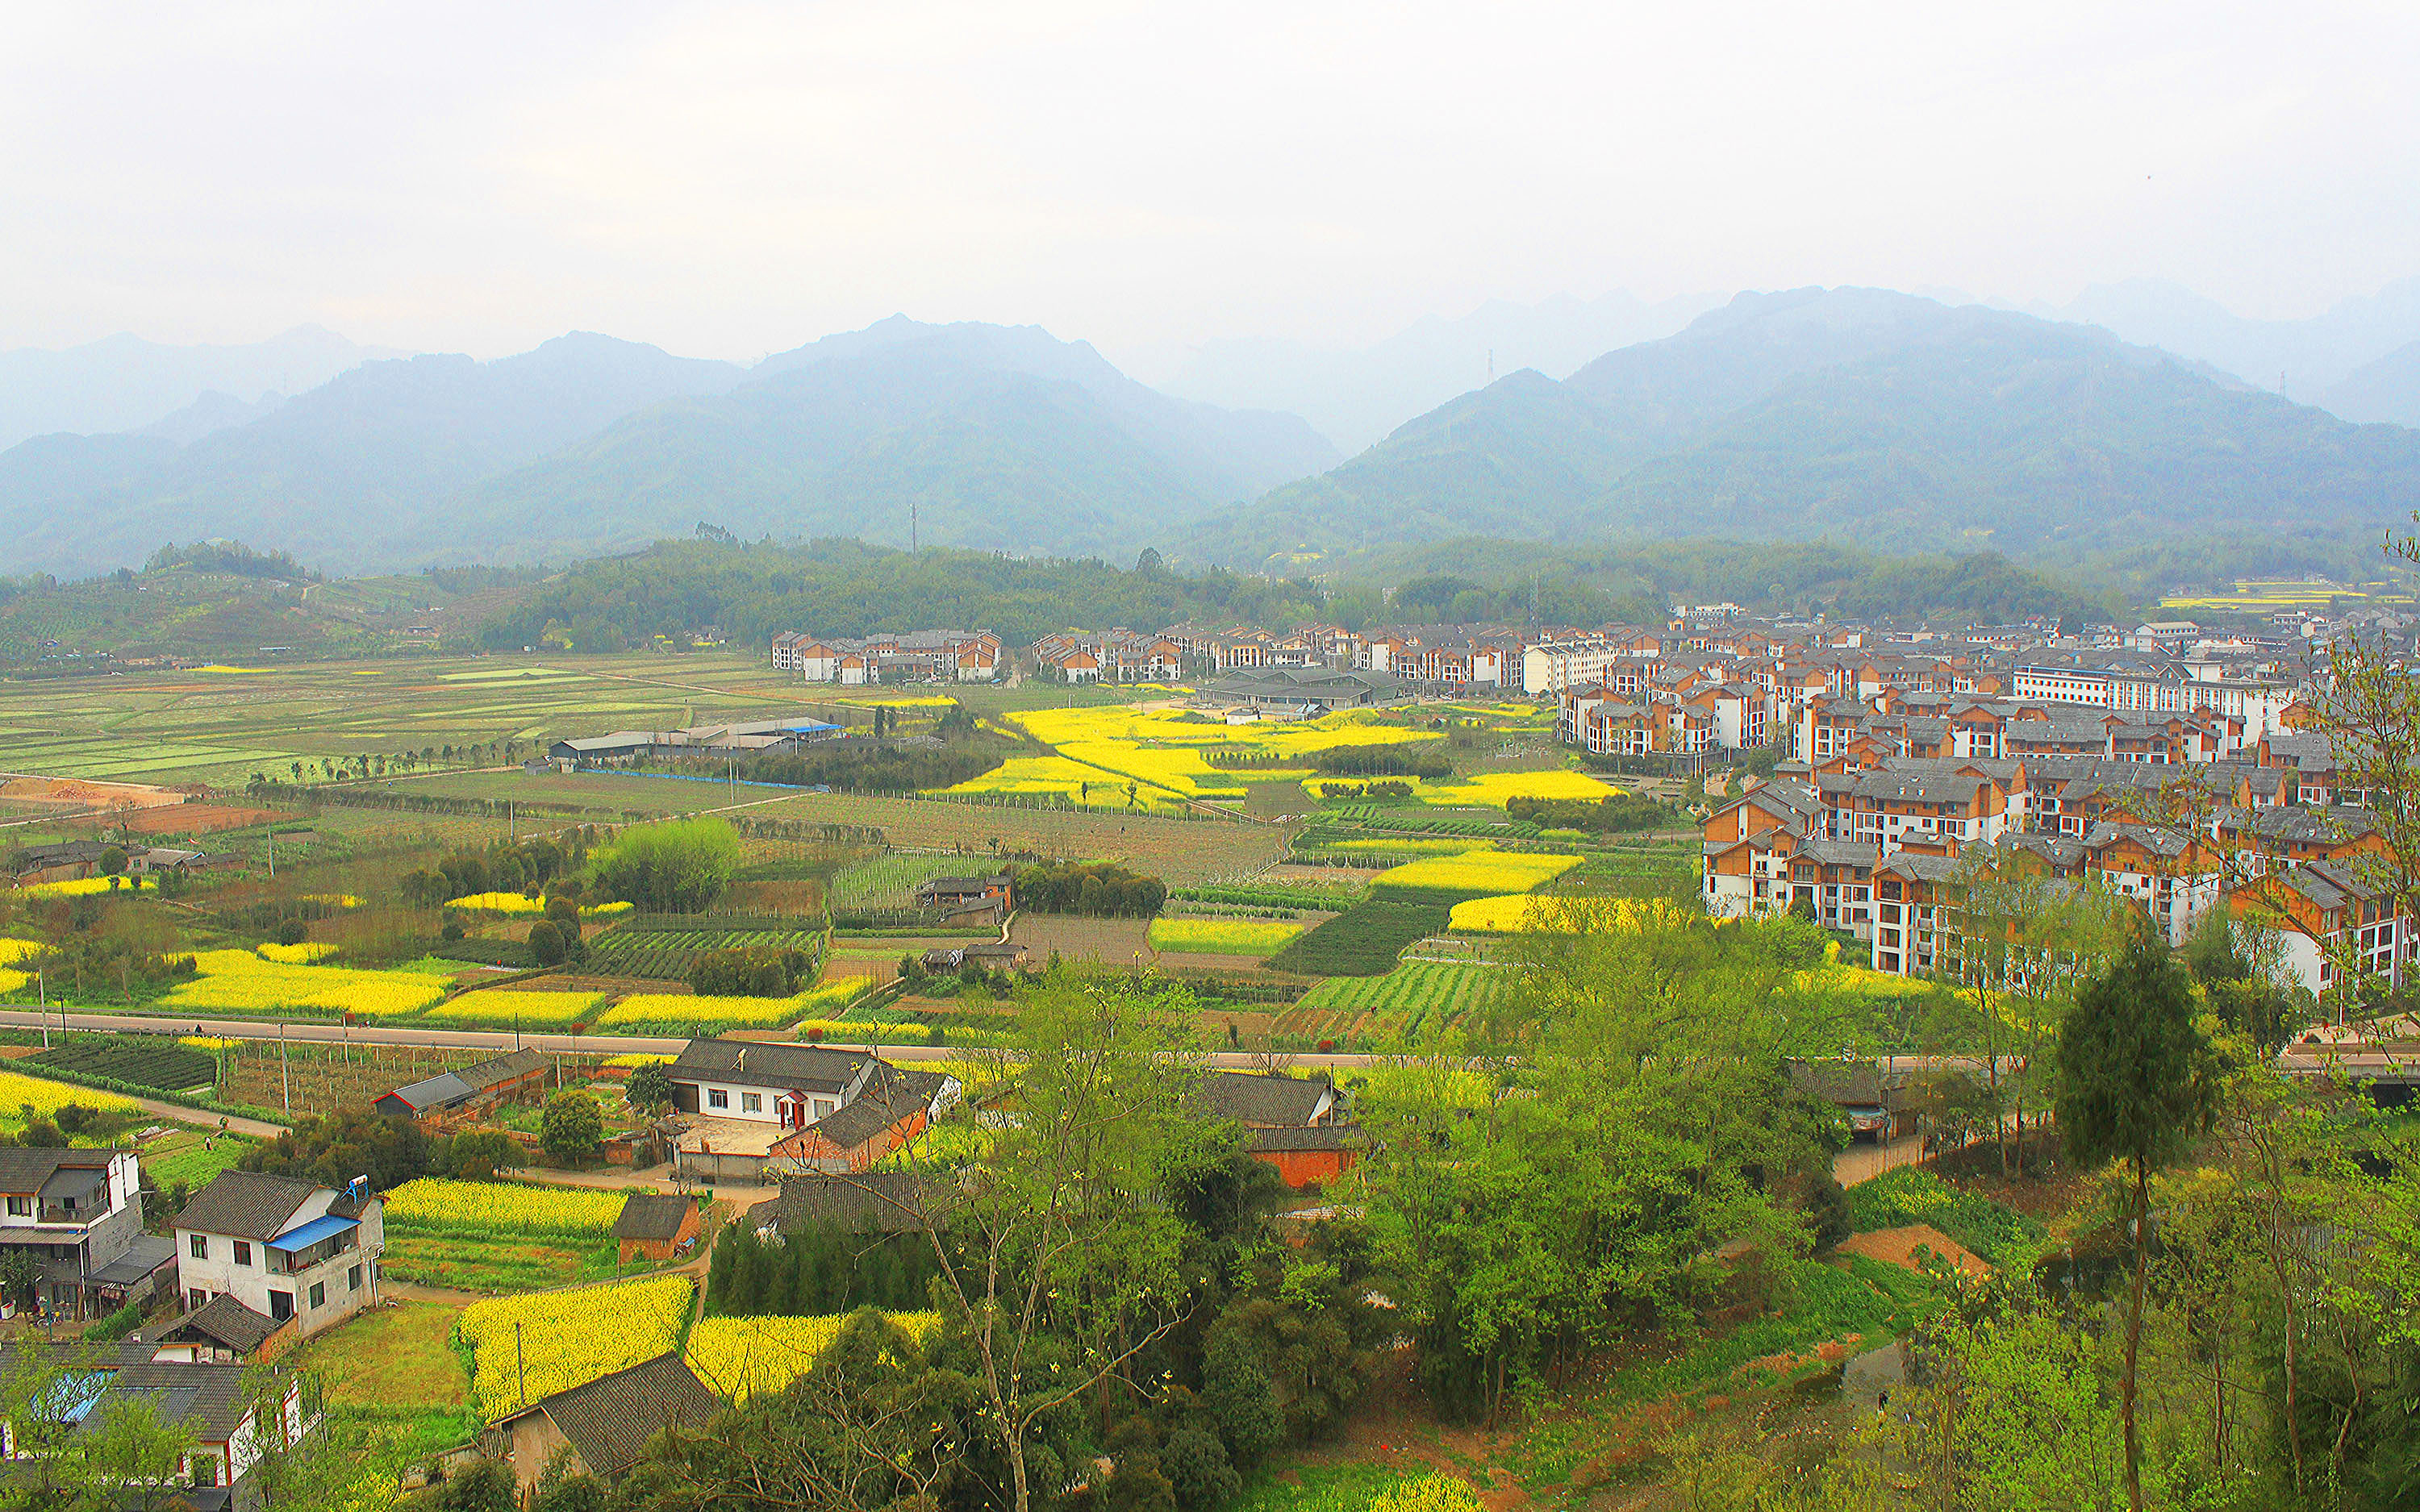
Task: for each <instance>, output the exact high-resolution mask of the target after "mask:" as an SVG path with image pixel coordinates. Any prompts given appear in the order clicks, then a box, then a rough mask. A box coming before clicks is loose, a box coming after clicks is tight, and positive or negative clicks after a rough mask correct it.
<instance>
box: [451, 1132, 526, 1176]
mask: <svg viewBox="0 0 2420 1512" xmlns="http://www.w3.org/2000/svg"><path fill="white" fill-rule="evenodd" d="M520 1153H521V1151H520V1146H519V1145H516V1144H514V1143H513V1141H512V1139H511V1137H510V1136H509V1135H507V1134H503V1133H501V1132H500V1131H498V1130H494V1129H470V1130H465V1131H464V1132H463V1133H461V1134H456V1135H455V1136H454V1137H453V1139H452V1140H450V1141H448V1142H447V1144H446V1147H445V1163H446V1166H447V1168H448V1173H449V1174H451V1175H453V1176H455V1177H457V1178H458V1179H459V1180H465V1181H489V1180H494V1179H495V1175H496V1172H497V1171H499V1170H501V1169H503V1168H504V1167H506V1166H510V1165H520Z"/></svg>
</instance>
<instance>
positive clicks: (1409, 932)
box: [1268, 898, 1452, 977]
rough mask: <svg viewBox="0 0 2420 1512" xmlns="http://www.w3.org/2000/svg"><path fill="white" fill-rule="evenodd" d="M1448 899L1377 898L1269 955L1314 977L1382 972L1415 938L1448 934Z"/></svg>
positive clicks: (1279, 966)
mask: <svg viewBox="0 0 2420 1512" xmlns="http://www.w3.org/2000/svg"><path fill="white" fill-rule="evenodd" d="M1451 917H1452V909H1451V907H1450V905H1449V904H1446V903H1414V902H1406V901H1403V900H1398V899H1384V898H1373V899H1370V900H1368V901H1366V902H1363V903H1356V904H1354V905H1353V906H1352V907H1351V908H1348V909H1346V910H1345V911H1344V912H1343V913H1341V914H1339V915H1337V916H1336V917H1335V918H1331V919H1328V920H1327V921H1326V922H1325V923H1323V924H1321V925H1320V926H1319V927H1318V928H1316V929H1314V930H1311V931H1310V932H1309V933H1305V934H1303V935H1302V936H1300V937H1299V938H1297V939H1296V940H1295V942H1294V943H1293V944H1291V945H1289V946H1287V947H1286V948H1285V949H1282V950H1280V951H1279V952H1278V953H1277V954H1276V955H1274V956H1271V957H1270V958H1269V962H1268V964H1269V966H1270V968H1271V969H1272V970H1276V971H1298V972H1301V973H1303V974H1304V975H1306V976H1313V977H1380V976H1384V975H1386V974H1387V973H1388V972H1389V971H1392V970H1393V969H1395V958H1396V957H1397V956H1399V955H1401V954H1402V953H1403V950H1404V946H1407V945H1409V944H1411V943H1412V942H1413V941H1414V940H1418V939H1424V938H1426V937H1427V936H1429V935H1431V934H1441V933H1445V929H1446V925H1447V922H1448V921H1449V920H1450V918H1451Z"/></svg>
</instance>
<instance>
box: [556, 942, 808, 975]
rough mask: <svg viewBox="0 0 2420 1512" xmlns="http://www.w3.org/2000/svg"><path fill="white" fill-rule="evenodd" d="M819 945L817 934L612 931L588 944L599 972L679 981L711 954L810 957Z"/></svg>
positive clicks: (591, 956) (592, 960)
mask: <svg viewBox="0 0 2420 1512" xmlns="http://www.w3.org/2000/svg"><path fill="white" fill-rule="evenodd" d="M822 946H823V933H822V932H821V931H818V930H716V929H687V930H684V929H649V930H613V931H609V932H607V933H602V934H598V935H596V936H594V937H592V938H591V939H590V940H589V942H588V949H589V957H590V960H591V962H592V963H593V964H595V965H596V967H597V970H599V971H603V972H609V973H611V974H613V975H614V976H617V977H646V978H652V979H654V980H659V981H678V980H682V979H683V978H685V977H687V976H688V975H689V968H690V963H691V962H693V961H695V960H696V959H697V958H698V957H699V956H700V955H703V954H705V953H706V952H708V951H712V950H753V949H766V950H803V951H805V952H807V953H808V954H809V955H811V956H812V955H814V953H815V952H816V951H817V950H818V949H822Z"/></svg>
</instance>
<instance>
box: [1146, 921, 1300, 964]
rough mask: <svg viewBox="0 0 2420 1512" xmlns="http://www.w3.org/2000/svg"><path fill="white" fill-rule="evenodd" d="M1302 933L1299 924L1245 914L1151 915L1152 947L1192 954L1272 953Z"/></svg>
mask: <svg viewBox="0 0 2420 1512" xmlns="http://www.w3.org/2000/svg"><path fill="white" fill-rule="evenodd" d="M1300 933H1302V926H1301V925H1300V924H1282V923H1263V922H1260V921H1259V920H1256V919H1247V918H1155V919H1153V920H1152V921H1151V933H1150V934H1149V936H1148V938H1149V939H1150V941H1151V944H1152V949H1156V950H1178V951H1186V952H1190V953H1192V954H1195V955H1257V956H1267V955H1274V954H1275V953H1277V952H1278V951H1279V950H1281V949H1285V948H1286V947H1287V946H1288V945H1290V944H1292V943H1293V942H1294V940H1295V936H1297V935H1299V934H1300Z"/></svg>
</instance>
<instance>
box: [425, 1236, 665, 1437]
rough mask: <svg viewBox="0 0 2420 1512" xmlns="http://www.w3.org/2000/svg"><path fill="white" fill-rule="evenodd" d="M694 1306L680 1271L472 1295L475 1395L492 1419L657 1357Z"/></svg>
mask: <svg viewBox="0 0 2420 1512" xmlns="http://www.w3.org/2000/svg"><path fill="white" fill-rule="evenodd" d="M613 1200H614V1202H615V1205H616V1207H617V1208H618V1207H619V1205H620V1199H619V1198H618V1197H616V1198H614V1199H613ZM689 1305H690V1283H689V1278H688V1277H687V1276H678V1275H675V1276H664V1277H660V1278H659V1279H655V1280H648V1281H625V1282H621V1283H619V1284H617V1285H614V1286H607V1287H582V1288H579V1289H577V1290H574V1291H549V1292H543V1293H539V1294H537V1295H534V1296H520V1297H494V1298H490V1299H489V1300H488V1301H485V1302H474V1303H473V1304H471V1305H470V1306H468V1307H466V1308H464V1309H463V1310H462V1323H461V1329H462V1340H463V1342H464V1343H466V1344H469V1345H470V1346H471V1347H472V1350H473V1359H474V1361H475V1367H474V1369H473V1373H472V1377H471V1395H472V1396H473V1398H475V1399H476V1400H477V1402H478V1404H479V1411H480V1412H481V1413H482V1414H483V1415H484V1416H485V1417H486V1419H487V1421H489V1422H490V1423H492V1422H494V1421H495V1420H496V1419H498V1418H500V1417H504V1416H505V1415H507V1414H508V1413H512V1412H519V1411H520V1409H521V1408H522V1407H523V1406H524V1405H526V1404H527V1403H530V1402H534V1401H536V1400H538V1399H539V1398H540V1397H544V1396H553V1395H554V1394H555V1393H556V1392H559V1391H569V1390H570V1389H571V1388H572V1387H574V1386H584V1385H586V1384H587V1383H588V1382H590V1381H595V1380H596V1379H597V1378H598V1377H599V1376H610V1375H612V1374H613V1372H614V1371H616V1370H627V1369H628V1368H629V1367H630V1366H632V1365H637V1364H639V1363H640V1362H642V1361H644V1360H652V1359H654V1358H655V1357H656V1356H657V1355H659V1354H661V1353H663V1352H664V1351H665V1350H669V1349H671V1348H672V1347H673V1345H674V1344H675V1342H677V1341H678V1340H679V1338H680V1327H681V1320H682V1319H684V1318H686V1317H687V1316H688V1314H689Z"/></svg>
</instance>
